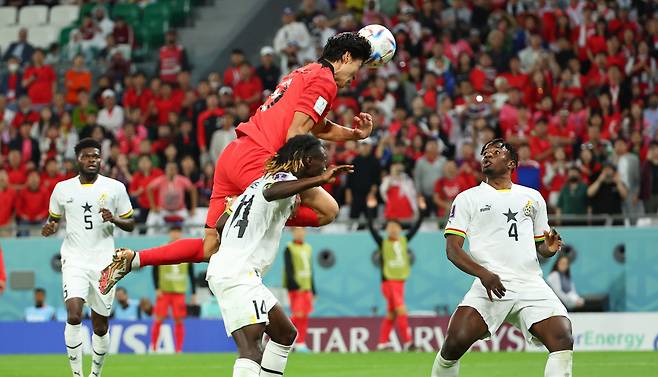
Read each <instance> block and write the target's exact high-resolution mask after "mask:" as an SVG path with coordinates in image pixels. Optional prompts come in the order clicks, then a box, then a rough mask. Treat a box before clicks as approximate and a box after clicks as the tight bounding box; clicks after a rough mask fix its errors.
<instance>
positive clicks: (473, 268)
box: [446, 234, 506, 301]
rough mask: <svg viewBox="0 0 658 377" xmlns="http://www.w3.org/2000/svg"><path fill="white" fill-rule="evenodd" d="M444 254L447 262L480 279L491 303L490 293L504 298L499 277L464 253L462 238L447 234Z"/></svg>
mask: <svg viewBox="0 0 658 377" xmlns="http://www.w3.org/2000/svg"><path fill="white" fill-rule="evenodd" d="M446 253H447V254H448V260H450V262H452V264H454V265H455V266H457V268H459V269H460V270H462V271H464V272H466V273H467V274H469V275H473V276H475V277H477V278H479V279H480V281H481V282H482V285H483V286H484V288H486V290H487V295H489V299H490V300H491V301H493V296H492V295H491V293H492V292H493V294H495V295H496V297H498V298H502V297H503V296H505V291H506V289H505V287H504V286H503V283H502V282H501V281H500V277H499V276H498V275H496V274H494V273H493V272H491V271H489V270H487V269H486V268H484V267H482V266H481V265H480V264H478V263H477V262H476V261H474V260H473V258H471V257H470V256H469V255H468V254H467V253H466V251H464V237H462V236H458V235H454V234H448V235H447V236H446Z"/></svg>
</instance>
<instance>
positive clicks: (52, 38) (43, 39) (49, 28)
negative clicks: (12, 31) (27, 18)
mask: <svg viewBox="0 0 658 377" xmlns="http://www.w3.org/2000/svg"><path fill="white" fill-rule="evenodd" d="M57 29H58V27H57V26H53V25H44V26H37V27H31V28H30V31H29V34H28V35H29V40H30V43H32V44H33V45H34V47H41V48H48V47H49V46H50V45H51V44H52V43H53V42H56V41H57V35H58V34H57Z"/></svg>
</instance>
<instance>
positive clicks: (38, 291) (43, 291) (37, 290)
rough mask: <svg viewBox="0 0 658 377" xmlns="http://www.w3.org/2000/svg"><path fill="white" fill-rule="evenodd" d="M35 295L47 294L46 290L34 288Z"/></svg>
mask: <svg viewBox="0 0 658 377" xmlns="http://www.w3.org/2000/svg"><path fill="white" fill-rule="evenodd" d="M34 293H43V294H44V295H45V294H46V290H45V289H43V288H34Z"/></svg>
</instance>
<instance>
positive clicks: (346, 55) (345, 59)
mask: <svg viewBox="0 0 658 377" xmlns="http://www.w3.org/2000/svg"><path fill="white" fill-rule="evenodd" d="M341 61H342V63H343V64H349V63H350V62H352V54H350V52H349V51H345V53H344V54H343V56H342V57H341Z"/></svg>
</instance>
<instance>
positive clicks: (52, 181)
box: [41, 158, 64, 197]
mask: <svg viewBox="0 0 658 377" xmlns="http://www.w3.org/2000/svg"><path fill="white" fill-rule="evenodd" d="M63 180H64V174H62V173H60V171H59V163H58V162H57V160H56V159H54V158H51V159H48V160H46V166H45V167H44V169H43V174H41V186H42V187H43V188H44V190H46V192H47V193H48V197H50V195H51V194H52V193H53V190H54V189H55V185H56V184H57V183H59V182H61V181H63Z"/></svg>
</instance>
